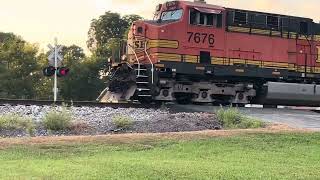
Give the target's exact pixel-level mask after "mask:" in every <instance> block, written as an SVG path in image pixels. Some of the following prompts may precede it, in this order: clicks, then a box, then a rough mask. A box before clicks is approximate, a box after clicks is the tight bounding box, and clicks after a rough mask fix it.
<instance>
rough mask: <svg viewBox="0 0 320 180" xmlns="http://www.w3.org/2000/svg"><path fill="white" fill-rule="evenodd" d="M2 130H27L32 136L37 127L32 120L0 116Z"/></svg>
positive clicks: (14, 115)
mask: <svg viewBox="0 0 320 180" xmlns="http://www.w3.org/2000/svg"><path fill="white" fill-rule="evenodd" d="M0 130H25V131H27V132H28V133H29V134H30V135H33V134H34V131H35V125H34V123H33V121H32V119H31V118H26V117H22V116H19V115H16V114H7V115H1V116H0Z"/></svg>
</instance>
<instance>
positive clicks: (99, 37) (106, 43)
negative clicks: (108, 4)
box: [87, 11, 142, 58]
mask: <svg viewBox="0 0 320 180" xmlns="http://www.w3.org/2000/svg"><path fill="white" fill-rule="evenodd" d="M139 19H142V17H140V16H138V15H126V16H123V17H121V16H120V14H118V13H112V12H110V11H108V12H106V13H105V14H104V15H102V16H100V17H99V18H98V19H93V20H92V22H91V26H90V29H89V32H88V41H87V45H88V48H89V49H90V51H91V52H92V53H93V54H96V55H97V56H99V57H105V58H107V57H109V56H111V54H112V49H110V47H114V45H110V43H113V44H116V43H115V40H116V41H117V43H119V42H120V40H122V39H124V38H125V37H126V35H125V34H126V32H127V30H128V28H129V26H130V25H131V24H132V23H133V22H134V21H136V20H139Z"/></svg>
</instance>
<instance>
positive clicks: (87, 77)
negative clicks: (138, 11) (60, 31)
mask: <svg viewBox="0 0 320 180" xmlns="http://www.w3.org/2000/svg"><path fill="white" fill-rule="evenodd" d="M139 19H142V18H141V17H140V16H138V15H126V16H121V15H120V14H119V13H113V12H110V11H108V12H106V13H105V14H104V15H101V16H100V17H99V18H96V19H93V20H92V22H91V26H90V29H89V30H88V41H87V46H88V49H89V50H90V52H91V53H90V55H86V54H85V53H84V49H83V48H81V47H79V46H77V45H71V46H64V47H63V50H62V55H63V57H64V61H63V65H64V66H65V67H68V68H70V72H69V74H68V76H66V77H63V78H59V81H58V82H59V99H63V100H78V101H80V100H95V99H96V98H97V97H98V95H99V93H100V92H101V91H102V90H103V89H104V88H105V86H106V85H105V83H104V82H105V80H104V79H103V78H102V76H101V72H102V71H103V70H104V69H105V66H106V62H107V59H108V58H109V57H110V56H111V54H112V52H113V51H115V50H116V49H117V48H119V44H120V41H121V40H122V39H125V38H126V36H127V32H128V28H129V27H130V25H131V24H132V22H133V21H136V20H139ZM48 53H49V52H41V51H40V50H39V47H38V46H36V45H35V44H31V43H30V42H27V41H25V40H24V39H23V38H22V37H20V36H18V35H15V34H13V33H4V32H0V98H9V99H39V100H40V99H41V100H47V99H52V98H53V97H52V96H53V93H52V91H53V78H48V77H44V76H43V74H42V69H43V68H44V67H46V66H48V60H47V56H48V55H49V54H48Z"/></svg>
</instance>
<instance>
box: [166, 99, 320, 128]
mask: <svg viewBox="0 0 320 180" xmlns="http://www.w3.org/2000/svg"><path fill="white" fill-rule="evenodd" d="M219 108H220V107H214V106H197V105H173V106H170V107H169V109H171V110H173V111H175V112H210V113H211V112H214V111H216V110H217V109H219ZM239 109H240V111H241V112H242V113H244V114H246V115H248V116H251V117H255V118H258V119H261V120H263V121H265V122H273V123H283V124H287V125H289V126H290V127H295V128H305V129H310V130H316V131H320V113H316V112H313V111H308V110H293V109H266V108H264V109H262V108H239Z"/></svg>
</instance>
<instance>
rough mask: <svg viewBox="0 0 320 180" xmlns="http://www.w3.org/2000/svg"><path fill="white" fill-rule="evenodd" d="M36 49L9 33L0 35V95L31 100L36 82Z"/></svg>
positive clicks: (37, 67)
mask: <svg viewBox="0 0 320 180" xmlns="http://www.w3.org/2000/svg"><path fill="white" fill-rule="evenodd" d="M37 53H38V47H36V46H35V45H33V44H30V43H27V42H26V41H24V40H23V39H22V38H21V37H18V36H15V35H13V34H11V33H1V34H0V64H1V65H2V67H1V68H0V95H2V96H5V97H7V98H32V97H34V96H35V91H34V86H33V85H34V83H35V82H37V81H38V79H37V77H36V74H37V73H39V71H38V69H39V66H38V63H37V58H36V57H37Z"/></svg>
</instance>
